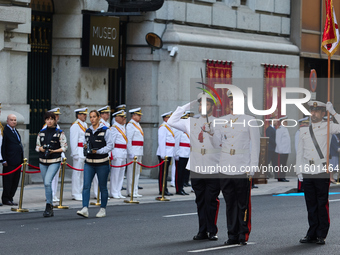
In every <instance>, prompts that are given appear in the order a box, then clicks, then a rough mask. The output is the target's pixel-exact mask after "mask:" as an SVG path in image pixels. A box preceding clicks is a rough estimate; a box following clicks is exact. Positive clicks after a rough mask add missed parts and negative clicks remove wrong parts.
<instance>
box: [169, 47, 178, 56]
mask: <svg viewBox="0 0 340 255" xmlns="http://www.w3.org/2000/svg"><path fill="white" fill-rule="evenodd" d="M177 51H178V47H172V49H171V51H170V57H174V56H175V55H176V52H177Z"/></svg>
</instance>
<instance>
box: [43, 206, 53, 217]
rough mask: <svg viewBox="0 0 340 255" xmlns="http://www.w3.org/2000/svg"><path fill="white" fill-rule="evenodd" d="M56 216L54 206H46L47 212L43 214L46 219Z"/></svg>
mask: <svg viewBox="0 0 340 255" xmlns="http://www.w3.org/2000/svg"><path fill="white" fill-rule="evenodd" d="M53 215H54V213H53V205H51V204H46V208H45V211H44V213H43V216H44V217H52V216H53Z"/></svg>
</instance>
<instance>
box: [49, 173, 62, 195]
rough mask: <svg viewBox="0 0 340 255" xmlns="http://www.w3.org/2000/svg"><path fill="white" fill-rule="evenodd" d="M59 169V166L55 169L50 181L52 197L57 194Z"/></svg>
mask: <svg viewBox="0 0 340 255" xmlns="http://www.w3.org/2000/svg"><path fill="white" fill-rule="evenodd" d="M60 169H61V167H60V168H59V170H58V171H57V173H56V174H55V176H54V177H53V180H52V183H51V188H52V198H54V197H55V196H56V195H57V191H58V181H59V173H60Z"/></svg>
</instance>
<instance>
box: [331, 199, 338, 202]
mask: <svg viewBox="0 0 340 255" xmlns="http://www.w3.org/2000/svg"><path fill="white" fill-rule="evenodd" d="M339 201H340V199H333V200H329V202H339Z"/></svg>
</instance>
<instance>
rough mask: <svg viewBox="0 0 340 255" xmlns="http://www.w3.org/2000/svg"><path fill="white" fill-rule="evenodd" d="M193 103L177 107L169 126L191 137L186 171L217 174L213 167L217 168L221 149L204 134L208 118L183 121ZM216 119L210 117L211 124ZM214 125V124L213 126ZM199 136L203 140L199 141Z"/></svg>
mask: <svg viewBox="0 0 340 255" xmlns="http://www.w3.org/2000/svg"><path fill="white" fill-rule="evenodd" d="M190 105H191V103H188V104H186V105H184V106H179V107H177V109H176V111H174V112H173V113H172V115H171V117H170V118H169V120H168V125H170V126H171V127H174V128H177V129H179V130H181V131H183V132H186V133H187V134H189V136H190V145H191V147H190V148H191V152H190V157H189V161H188V164H187V167H186V169H189V170H190V171H193V172H196V173H199V174H216V172H215V171H211V168H210V167H211V166H216V164H218V161H219V158H220V151H221V150H220V149H216V148H215V147H214V146H213V144H212V142H211V140H210V139H209V136H210V135H209V134H208V133H207V132H202V129H201V128H202V127H203V126H205V125H207V119H206V117H202V116H200V117H199V118H191V117H190V118H188V119H181V117H182V115H183V113H184V112H185V111H187V110H190ZM214 119H215V117H213V116H209V117H208V121H209V122H210V123H211V122H212V121H213V120H214ZM211 125H212V124H211ZM199 136H200V137H201V138H202V139H201V140H199ZM201 141H202V142H201Z"/></svg>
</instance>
